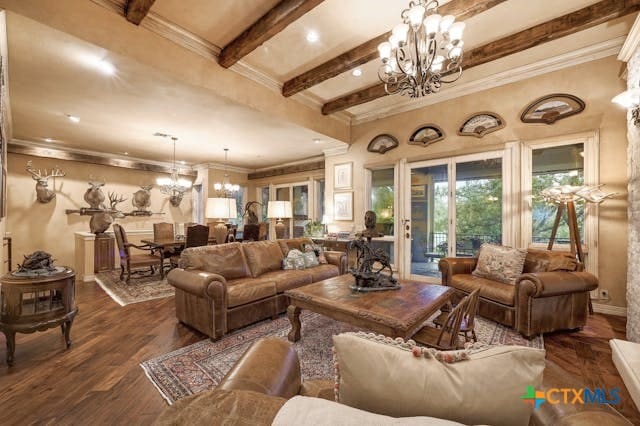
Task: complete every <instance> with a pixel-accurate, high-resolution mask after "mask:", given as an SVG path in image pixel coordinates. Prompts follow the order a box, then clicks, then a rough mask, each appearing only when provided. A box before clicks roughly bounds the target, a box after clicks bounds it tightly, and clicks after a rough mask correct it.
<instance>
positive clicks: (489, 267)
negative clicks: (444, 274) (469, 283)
mask: <svg viewBox="0 0 640 426" xmlns="http://www.w3.org/2000/svg"><path fill="white" fill-rule="evenodd" d="M526 257H527V251H526V250H521V249H516V248H512V247H506V246H500V245H496V244H488V243H485V244H483V245H482V246H480V255H479V256H478V263H477V264H476V269H475V270H474V271H473V272H472V274H473V275H475V276H476V277H481V278H486V279H489V280H494V281H500V282H501V283H506V284H514V285H515V283H516V279H517V278H518V277H519V276H520V275H522V270H523V269H524V260H525V258H526Z"/></svg>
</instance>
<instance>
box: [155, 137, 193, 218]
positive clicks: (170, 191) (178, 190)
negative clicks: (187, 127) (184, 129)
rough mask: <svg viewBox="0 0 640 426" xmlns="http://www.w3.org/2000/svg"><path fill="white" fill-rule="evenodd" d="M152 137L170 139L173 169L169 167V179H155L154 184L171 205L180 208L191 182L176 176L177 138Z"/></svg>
mask: <svg viewBox="0 0 640 426" xmlns="http://www.w3.org/2000/svg"><path fill="white" fill-rule="evenodd" d="M154 136H160V137H163V138H170V139H171V140H172V141H173V167H171V175H170V176H169V177H161V178H158V179H156V183H157V184H158V186H159V187H160V192H161V193H163V194H165V195H168V196H169V202H171V205H172V206H174V207H178V206H180V202H181V201H182V197H183V196H184V193H185V192H187V190H189V188H191V181H189V180H187V179H181V178H180V176H178V169H177V167H176V141H177V140H178V138H176V137H175V136H171V135H167V134H164V133H154Z"/></svg>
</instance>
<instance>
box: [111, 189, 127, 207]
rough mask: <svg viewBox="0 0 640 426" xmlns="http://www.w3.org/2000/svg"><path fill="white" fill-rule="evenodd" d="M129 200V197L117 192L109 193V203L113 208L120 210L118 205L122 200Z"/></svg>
mask: <svg viewBox="0 0 640 426" xmlns="http://www.w3.org/2000/svg"><path fill="white" fill-rule="evenodd" d="M125 201H127V198H124V196H123V195H122V194H120V195H117V194H116V193H115V192H110V193H109V205H110V206H111V210H116V211H117V210H118V209H116V206H117V205H118V204H120V203H122V202H125Z"/></svg>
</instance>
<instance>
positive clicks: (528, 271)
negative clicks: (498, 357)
mask: <svg viewBox="0 0 640 426" xmlns="http://www.w3.org/2000/svg"><path fill="white" fill-rule="evenodd" d="M477 260H478V259H477V258H470V257H450V258H443V259H441V260H440V263H439V264H438V268H439V269H440V272H441V273H442V284H443V285H446V286H449V287H453V288H454V289H455V290H456V292H457V296H458V297H463V296H466V295H467V294H469V293H471V292H472V291H474V290H475V289H480V303H479V307H478V314H479V315H481V316H483V317H486V318H489V319H492V320H494V321H497V322H499V323H501V324H504V325H506V326H509V327H513V328H515V329H516V330H517V331H518V332H520V333H521V334H522V335H523V336H525V337H528V338H532V337H534V336H536V335H538V334H541V333H548V332H551V331H556V330H573V329H577V328H580V327H583V326H584V325H585V324H586V322H587V315H588V306H589V292H590V291H591V290H595V289H596V288H598V279H597V278H596V277H595V276H594V275H592V274H590V273H588V272H584V271H583V265H582V264H580V263H578V262H577V261H576V259H575V256H574V255H573V254H571V253H569V252H552V251H547V250H535V249H529V250H528V251H527V258H526V261H525V265H524V270H523V273H522V275H521V276H520V277H519V278H518V280H517V281H516V284H515V285H511V284H505V283H502V282H498V281H493V280H489V279H486V278H480V277H476V276H474V275H472V274H471V272H472V271H473V270H474V269H475V267H476V263H477Z"/></svg>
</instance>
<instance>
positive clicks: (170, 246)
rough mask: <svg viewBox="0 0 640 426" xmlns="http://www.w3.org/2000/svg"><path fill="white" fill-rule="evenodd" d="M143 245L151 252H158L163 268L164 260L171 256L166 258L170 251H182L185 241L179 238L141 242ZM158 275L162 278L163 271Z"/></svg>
mask: <svg viewBox="0 0 640 426" xmlns="http://www.w3.org/2000/svg"><path fill="white" fill-rule="evenodd" d="M141 241H142V242H143V243H145V244H148V245H149V247H151V249H152V250H154V251H156V250H157V251H158V252H159V253H160V258H161V259H162V263H161V264H162V266H163V267H164V260H165V259H168V258H170V257H171V255H169V256H167V254H169V253H170V252H171V251H172V250H175V249H179V250H182V249H183V248H184V245H185V239H184V238H181V239H178V238H170V239H161V240H141ZM160 275H161V276H164V271H163V270H161V271H160Z"/></svg>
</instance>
